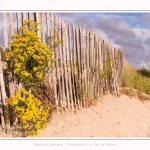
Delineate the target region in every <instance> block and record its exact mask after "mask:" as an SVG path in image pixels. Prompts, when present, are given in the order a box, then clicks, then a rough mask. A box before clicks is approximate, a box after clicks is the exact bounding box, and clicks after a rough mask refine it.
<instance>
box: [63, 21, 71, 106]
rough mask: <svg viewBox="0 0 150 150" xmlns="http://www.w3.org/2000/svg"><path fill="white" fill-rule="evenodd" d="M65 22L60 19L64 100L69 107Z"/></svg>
mask: <svg viewBox="0 0 150 150" xmlns="http://www.w3.org/2000/svg"><path fill="white" fill-rule="evenodd" d="M66 30H67V29H66V24H65V22H64V21H62V31H63V32H62V33H63V34H62V37H63V60H64V74H65V90H66V102H67V108H69V107H70V102H69V87H68V66H67V65H68V64H67V45H66V44H67V37H66Z"/></svg>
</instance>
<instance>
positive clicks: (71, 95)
mask: <svg viewBox="0 0 150 150" xmlns="http://www.w3.org/2000/svg"><path fill="white" fill-rule="evenodd" d="M67 29H68V33H67V32H66V33H67V34H68V35H67V37H68V39H67V43H66V44H67V64H68V77H69V93H70V94H69V96H70V106H71V109H72V111H74V106H73V105H74V104H73V88H72V86H74V85H73V82H72V70H71V65H72V64H71V62H72V51H71V34H70V32H71V31H70V25H68V28H67Z"/></svg>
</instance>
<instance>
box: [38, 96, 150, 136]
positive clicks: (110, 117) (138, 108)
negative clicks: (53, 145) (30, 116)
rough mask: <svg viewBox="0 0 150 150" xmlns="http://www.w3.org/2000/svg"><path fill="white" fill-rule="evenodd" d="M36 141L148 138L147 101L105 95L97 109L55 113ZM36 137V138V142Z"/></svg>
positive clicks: (148, 118)
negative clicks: (80, 138) (73, 138)
mask: <svg viewBox="0 0 150 150" xmlns="http://www.w3.org/2000/svg"><path fill="white" fill-rule="evenodd" d="M39 137H47V138H50V137H53V138H55V137H63V138H67V137H69V138H71V137H84V138H85V137H99V138H100V137H131V138H135V137H144V138H147V137H150V101H145V102H144V103H142V102H141V101H140V100H138V99H136V98H129V97H128V96H126V95H121V96H120V97H115V96H112V95H106V96H104V97H103V99H102V101H100V102H99V103H98V104H97V106H92V107H90V108H84V109H82V110H78V111H77V113H76V114H75V113H74V112H64V113H63V115H62V114H61V112H57V113H55V114H54V115H53V119H52V120H51V122H50V123H49V124H48V126H47V128H46V129H45V130H42V131H41V135H40V136H39ZM39 137H38V138H39Z"/></svg>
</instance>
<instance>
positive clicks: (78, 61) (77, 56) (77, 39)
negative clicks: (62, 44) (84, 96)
mask: <svg viewBox="0 0 150 150" xmlns="http://www.w3.org/2000/svg"><path fill="white" fill-rule="evenodd" d="M75 42H76V74H75V84H76V97H77V106H78V109H80V108H81V106H80V87H79V85H80V64H81V63H80V57H79V55H80V53H79V52H80V49H79V31H78V29H77V28H76V29H75Z"/></svg>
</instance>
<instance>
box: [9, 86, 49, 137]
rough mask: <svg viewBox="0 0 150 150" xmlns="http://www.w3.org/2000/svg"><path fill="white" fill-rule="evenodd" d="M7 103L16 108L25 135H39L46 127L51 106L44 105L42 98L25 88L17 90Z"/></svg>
mask: <svg viewBox="0 0 150 150" xmlns="http://www.w3.org/2000/svg"><path fill="white" fill-rule="evenodd" d="M7 104H8V105H9V106H11V107H13V108H14V111H15V113H16V117H18V118H19V122H20V124H19V125H20V126H22V128H23V130H22V131H23V134H24V135H25V136H36V135H39V133H40V132H39V130H40V129H42V128H45V127H46V122H47V117H48V114H49V111H50V107H49V106H47V105H42V103H41V101H40V100H38V99H37V98H36V97H34V95H32V94H31V93H30V92H28V91H26V90H25V89H23V88H22V89H20V90H19V91H17V92H16V93H15V95H14V96H12V97H11V98H9V99H8V100H7Z"/></svg>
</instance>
